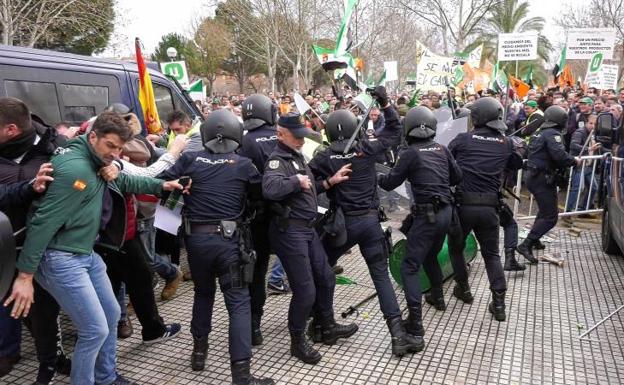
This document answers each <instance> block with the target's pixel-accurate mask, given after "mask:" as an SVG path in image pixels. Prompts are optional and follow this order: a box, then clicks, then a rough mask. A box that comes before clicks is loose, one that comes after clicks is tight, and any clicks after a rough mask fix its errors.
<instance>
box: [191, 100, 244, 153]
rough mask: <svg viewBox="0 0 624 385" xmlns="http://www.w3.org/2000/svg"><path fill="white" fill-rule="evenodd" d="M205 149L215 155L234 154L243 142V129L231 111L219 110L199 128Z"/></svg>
mask: <svg viewBox="0 0 624 385" xmlns="http://www.w3.org/2000/svg"><path fill="white" fill-rule="evenodd" d="M199 131H200V133H201V137H202V142H203V144H204V147H206V148H207V149H208V150H210V151H212V152H214V153H215V154H227V153H230V152H234V151H235V150H236V149H237V148H238V146H239V145H240V143H241V141H242V140H243V127H242V124H241V123H240V122H239V121H238V118H237V117H236V115H234V114H233V113H232V112H230V111H229V110H217V111H215V112H213V113H212V114H210V115H209V116H208V118H207V119H206V120H205V121H204V122H203V123H202V124H201V126H199Z"/></svg>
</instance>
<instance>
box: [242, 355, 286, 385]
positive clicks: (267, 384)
mask: <svg viewBox="0 0 624 385" xmlns="http://www.w3.org/2000/svg"><path fill="white" fill-rule="evenodd" d="M250 366H251V362H250V361H249V360H242V361H236V362H232V366H231V367H232V385H274V384H275V381H273V380H272V379H270V378H256V377H254V376H252V375H251V373H250V372H249V367H250Z"/></svg>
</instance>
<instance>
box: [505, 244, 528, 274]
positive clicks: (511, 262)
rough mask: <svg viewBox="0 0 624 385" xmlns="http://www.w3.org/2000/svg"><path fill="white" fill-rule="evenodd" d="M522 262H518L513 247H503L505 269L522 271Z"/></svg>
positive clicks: (523, 267)
mask: <svg viewBox="0 0 624 385" xmlns="http://www.w3.org/2000/svg"><path fill="white" fill-rule="evenodd" d="M524 269H526V267H525V266H524V264H521V263H518V261H517V260H516V253H515V252H514V249H505V271H522V270H524Z"/></svg>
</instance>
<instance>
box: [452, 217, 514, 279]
mask: <svg viewBox="0 0 624 385" xmlns="http://www.w3.org/2000/svg"><path fill="white" fill-rule="evenodd" d="M458 210H459V211H458V216H459V222H460V223H461V231H462V232H461V234H454V238H455V239H454V241H453V242H449V253H450V256H451V262H452V264H453V270H454V271H455V280H457V281H459V282H461V281H468V270H467V269H466V262H465V261H464V254H463V250H464V248H465V247H466V237H467V236H468V234H469V233H470V232H471V231H474V233H475V236H476V238H477V242H479V246H480V248H481V256H482V257H483V260H484V261H485V269H486V271H487V275H488V279H489V280H490V289H492V290H495V291H502V290H506V289H507V283H506V282H505V274H504V273H503V265H501V262H500V255H499V252H498V228H499V221H498V211H497V209H496V208H495V207H490V206H469V205H463V206H460V207H459V209H458ZM457 235H459V237H457ZM451 245H452V246H451Z"/></svg>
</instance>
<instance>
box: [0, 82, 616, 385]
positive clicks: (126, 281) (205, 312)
mask: <svg viewBox="0 0 624 385" xmlns="http://www.w3.org/2000/svg"><path fill="white" fill-rule="evenodd" d="M369 94H370V97H371V98H372V100H373V101H374V104H375V106H374V107H372V108H370V109H369V108H367V105H366V104H365V103H362V97H361V95H356V94H355V93H354V94H350V93H348V91H345V92H344V93H343V95H335V94H334V93H325V94H323V93H321V92H315V91H310V92H309V93H308V94H307V95H306V96H305V97H304V100H305V101H306V103H307V104H308V106H309V108H306V111H305V112H304V113H303V115H301V114H299V113H298V112H297V106H296V103H293V101H294V98H295V95H293V94H283V95H281V94H278V93H268V95H262V94H254V95H249V96H246V95H244V94H240V95H234V96H215V97H214V98H212V99H210V100H209V101H208V103H204V102H201V101H198V102H197V106H198V108H199V110H200V111H201V112H202V114H203V115H204V118H205V120H204V121H203V123H202V122H200V121H197V122H193V121H192V119H191V117H189V116H188V115H187V114H185V113H184V112H181V111H173V112H172V113H170V114H169V115H168V116H167V117H166V119H165V121H164V122H163V123H164V124H163V125H164V126H165V127H167V132H164V133H163V134H161V135H155V134H152V135H145V134H144V130H143V129H142V127H141V122H140V120H139V119H138V118H137V116H136V115H135V114H134V113H132V112H131V111H130V109H129V108H128V107H127V106H124V105H123V104H119V103H115V104H112V105H111V106H109V107H108V108H107V109H106V110H105V111H103V112H101V113H100V114H99V115H98V116H97V117H96V118H95V119H92V120H90V121H89V122H86V123H85V124H84V125H83V126H82V127H80V128H76V127H71V126H70V125H69V124H67V123H59V124H57V125H56V126H55V127H49V126H47V125H46V124H45V123H44V122H42V121H40V120H39V119H37V117H36V116H31V113H30V111H29V108H28V106H26V105H25V104H24V103H23V102H21V101H20V100H17V99H14V98H2V99H0V162H1V163H2V168H1V169H0V170H1V171H0V183H2V184H1V185H0V186H1V189H0V211H2V212H4V213H5V214H6V215H7V216H8V218H9V219H10V221H11V224H12V226H13V229H14V231H17V230H20V229H24V228H25V229H26V230H25V231H21V232H19V235H18V236H17V238H16V241H17V244H18V245H19V246H21V247H22V248H21V250H20V252H19V256H18V259H17V273H16V278H15V282H14V284H13V287H12V290H11V292H10V295H9V296H8V298H6V299H5V301H4V305H5V306H1V307H0V309H1V310H0V376H2V375H5V374H7V373H8V372H10V371H11V369H12V367H13V366H14V365H15V364H16V363H17V362H18V361H19V359H20V344H21V324H22V319H23V322H24V324H25V325H26V326H27V327H28V328H29V330H30V332H31V333H32V335H33V338H34V341H35V347H36V352H37V359H38V360H39V364H40V366H39V371H38V375H37V378H36V379H35V384H36V385H46V384H51V383H52V381H53V379H54V376H55V375H56V374H62V375H70V376H71V383H72V384H73V385H78V384H89V385H91V384H93V383H95V384H100V385H111V384H115V385H123V384H135V382H132V381H130V380H128V379H126V378H124V377H123V376H122V375H120V374H119V373H118V372H117V370H116V346H117V339H118V338H127V337H129V336H130V335H131V334H132V327H131V323H130V321H129V317H128V315H127V311H126V310H127V304H126V296H128V297H129V299H130V303H131V304H132V307H133V308H134V312H135V314H136V317H137V319H138V321H139V322H140V324H141V326H142V329H141V333H142V340H143V343H145V344H153V343H163V342H164V341H166V340H168V339H170V338H174V337H176V336H179V335H180V333H181V332H182V330H181V326H180V323H178V322H170V323H166V322H165V321H164V320H163V319H162V317H161V316H160V315H159V311H158V306H157V304H156V302H155V299H154V295H153V294H154V281H155V278H156V279H158V277H160V278H162V279H163V280H164V281H165V286H164V289H163V290H162V292H161V298H162V299H163V300H170V299H172V298H174V296H175V293H176V290H177V288H178V285H179V284H180V282H181V281H182V280H183V279H184V276H186V278H187V279H191V280H192V281H193V284H194V287H195V294H194V303H193V315H192V321H191V330H190V333H191V335H192V337H193V346H192V351H191V352H190V353H191V358H190V366H191V368H192V370H195V371H200V370H204V368H205V364H206V360H207V359H208V357H209V356H208V353H207V352H208V348H209V341H208V337H209V334H210V332H211V330H212V311H213V306H214V299H215V294H216V288H217V282H218V284H219V287H220V289H221V291H222V293H223V296H224V299H225V304H226V307H227V309H228V313H229V319H230V324H229V348H230V350H229V351H230V361H231V370H232V381H233V383H234V384H272V383H274V381H273V380H271V379H258V378H255V377H254V376H253V375H252V374H251V373H250V364H251V358H252V351H251V347H252V346H259V345H262V344H263V342H264V339H265V337H266V336H265V335H263V333H262V316H263V314H264V306H265V301H266V296H267V272H268V270H269V256H270V255H271V254H276V255H277V257H278V258H277V259H276V264H275V265H274V266H273V268H272V269H271V270H272V272H271V277H270V278H269V282H268V285H269V286H268V288H269V289H271V290H273V292H276V293H284V292H290V291H292V298H291V302H290V308H289V313H288V330H289V334H290V342H291V343H290V353H291V355H292V356H294V357H296V358H297V359H299V360H301V361H303V362H305V363H308V364H317V363H319V362H320V361H321V359H322V357H321V354H320V353H319V351H318V350H317V349H316V348H315V347H314V345H313V343H323V344H325V345H334V344H335V343H336V341H337V340H339V339H344V338H349V337H351V336H352V335H354V334H355V333H356V332H357V330H358V326H357V325H356V324H339V323H337V322H336V320H335V317H334V310H333V297H334V289H335V284H336V282H335V275H336V273H337V272H339V271H340V270H342V268H341V267H340V266H339V265H338V264H337V263H338V260H339V258H340V257H341V256H342V255H344V254H345V253H346V252H348V250H350V249H351V248H352V247H354V246H355V245H358V246H359V249H360V252H361V254H362V257H363V258H364V260H365V262H366V264H367V266H368V269H369V272H370V275H371V278H372V281H373V284H374V286H375V289H376V291H377V294H378V297H379V306H380V308H381V311H382V313H383V315H384V318H385V319H386V322H387V325H388V330H389V332H390V336H391V344H392V352H393V354H395V355H397V356H402V355H405V354H410V353H415V352H419V351H422V350H423V349H424V347H425V340H424V335H425V328H424V326H423V322H422V301H421V297H422V292H421V287H420V283H419V279H418V274H419V272H420V269H421V268H423V269H425V271H426V273H427V275H428V276H429V278H430V281H431V286H432V288H431V290H430V292H429V293H428V294H427V295H425V301H426V302H427V303H429V304H431V305H432V306H434V307H435V308H436V309H438V310H440V311H443V310H444V309H445V308H446V303H445V300H444V296H443V292H442V273H441V270H440V266H439V265H438V262H437V258H436V256H437V254H438V252H439V250H440V248H441V247H442V244H443V242H444V238H445V237H446V236H447V235H448V236H449V241H448V245H449V254H450V256H451V261H452V264H453V269H454V271H455V281H456V285H455V287H454V288H453V295H454V296H455V297H457V298H458V299H459V300H461V301H463V302H466V303H472V301H473V300H474V297H473V294H472V293H471V290H470V286H469V284H468V272H467V270H466V264H465V261H464V259H463V250H464V246H465V239H466V237H467V235H468V234H469V233H470V232H474V234H475V236H476V238H477V241H478V242H479V244H480V246H481V254H482V256H483V258H484V260H485V265H486V269H487V273H488V278H489V281H490V288H491V291H492V293H491V302H490V305H489V311H490V312H491V313H492V314H493V316H494V318H495V319H496V320H497V321H504V320H505V319H506V307H505V293H506V290H507V287H506V280H505V276H504V274H503V265H502V264H501V260H500V259H501V258H500V254H499V226H504V227H505V228H506V229H511V230H512V231H511V232H510V233H508V232H507V231H505V265H504V270H511V271H515V270H523V269H524V268H525V266H524V265H521V264H519V263H518V262H517V261H516V260H515V257H514V255H513V251H514V250H515V249H516V248H517V250H518V251H519V252H520V253H521V254H522V255H523V256H524V257H525V258H526V259H527V260H528V261H529V262H531V263H535V262H536V261H537V260H536V259H535V257H534V255H533V254H532V252H533V250H534V249H538V248H541V247H543V245H542V244H541V242H540V238H541V237H542V236H543V235H544V234H545V233H546V232H548V231H549V230H550V229H551V228H552V227H553V226H554V225H555V224H556V221H557V193H556V184H555V182H553V180H552V179H553V178H552V175H553V174H554V173H555V172H556V170H558V169H562V168H566V167H570V166H576V168H575V170H574V172H573V173H574V174H573V176H572V185H573V189H572V191H576V194H578V191H579V186H580V184H581V179H583V178H584V179H583V180H584V183H586V184H590V185H592V183H593V182H592V181H591V176H592V174H589V175H588V174H587V169H590V170H591V168H590V167H585V168H583V170H585V171H581V168H580V166H581V164H582V162H581V160H580V158H579V156H583V155H587V154H597V153H600V151H603V149H602V147H601V144H600V143H599V142H597V141H595V140H594V139H593V138H592V131H593V130H594V127H595V125H596V121H597V117H598V116H600V115H601V114H610V116H611V118H612V119H611V121H612V124H613V127H616V126H619V124H620V121H621V116H622V105H623V104H624V90H622V91H620V93H619V95H616V93H615V91H614V90H605V91H604V92H602V93H599V92H598V90H595V89H588V90H586V91H584V92H583V91H580V90H563V91H555V90H553V91H547V92H537V91H534V90H532V91H530V92H529V94H528V95H527V97H526V100H524V101H522V102H520V101H514V98H513V97H510V95H508V94H505V95H496V94H495V93H487V92H484V93H480V94H471V95H461V96H460V95H459V93H458V95H455V90H453V89H451V90H449V92H447V93H445V94H442V95H441V94H438V93H435V92H428V93H424V94H423V95H417V97H414V95H413V94H412V93H408V92H405V93H396V94H388V93H387V91H386V89H385V88H384V87H381V86H379V87H376V88H375V89H374V90H370V91H369ZM443 108H447V109H451V110H452V112H453V114H452V115H453V116H455V117H464V116H469V120H470V122H471V123H470V125H469V126H470V129H469V131H468V132H466V133H461V134H459V135H458V136H457V137H456V138H455V139H453V140H452V141H451V142H450V144H449V145H448V148H447V147H446V146H443V145H441V144H439V143H436V142H435V141H434V138H435V134H436V128H437V123H438V122H437V118H436V115H435V113H434V112H435V111H436V110H438V109H443ZM366 113H368V116H364V115H365V114H366ZM361 120H364V122H363V124H362V125H363V126H364V127H365V129H364V130H363V131H362V132H361V133H359V134H358V128H359V127H360V122H361ZM352 137H355V138H356V140H354V141H351V140H350V139H351V138H352ZM305 138H311V139H312V140H315V141H318V142H322V145H321V146H320V147H319V149H318V150H317V151H316V152H315V153H314V155H313V156H312V158H311V159H306V157H305V156H304V155H303V154H302V148H303V146H304V144H305ZM525 140H526V143H525ZM523 158H528V160H527V162H526V164H527V165H526V168H527V173H528V174H529V178H527V186H528V188H529V190H530V191H531V192H532V193H533V194H534V196H535V198H536V201H537V204H538V206H539V213H538V215H537V219H536V220H535V223H534V225H533V228H532V230H531V232H530V234H529V236H528V237H527V238H526V239H525V241H524V242H523V243H522V244H520V245H518V244H517V236H518V235H517V225H515V221H514V220H513V216H511V218H508V217H504V211H505V208H504V207H503V206H504V205H505V203H504V201H503V200H502V199H501V191H502V188H503V186H504V185H505V183H506V181H507V180H513V178H509V175H513V174H514V173H515V172H517V170H518V169H519V168H521V167H522V166H523ZM376 163H382V164H384V165H386V166H388V167H390V168H391V169H390V171H389V173H387V174H378V172H377V171H376V168H375V164H376ZM577 170H578V171H577ZM406 180H407V181H409V182H410V184H411V191H410V196H411V202H410V208H409V215H408V217H407V218H406V220H405V221H404V223H403V226H402V228H401V231H402V232H404V234H405V235H406V237H407V251H406V254H405V257H404V260H403V263H402V267H401V274H402V280H403V290H404V292H405V296H406V299H407V303H408V310H409V314H408V317H407V318H406V319H403V317H402V313H401V311H400V308H399V306H398V301H397V298H396V293H395V291H394V289H393V287H392V284H391V282H390V278H389V275H388V256H389V253H390V252H391V247H392V245H391V242H388V239H387V235H386V233H384V231H383V229H382V227H381V224H380V223H381V222H383V221H384V220H386V219H387V217H386V216H385V213H384V210H383V207H382V206H381V204H380V198H382V199H385V200H387V203H384V205H385V206H386V209H387V210H388V211H395V210H397V209H399V205H398V198H397V196H396V193H393V190H394V189H395V188H396V187H397V186H399V185H400V184H401V183H403V182H404V181H406ZM575 181H576V182H575ZM574 186H576V190H574ZM589 190H590V191H593V188H592V189H589ZM172 191H182V192H183V193H182V195H183V196H184V210H183V220H182V226H181V227H180V231H179V233H178V234H177V235H172V234H168V233H165V232H161V231H160V230H157V229H156V228H155V227H154V218H155V215H156V214H155V212H156V206H157V205H158V202H159V201H160V199H161V196H163V195H167V194H168V193H171V192H172ZM321 194H324V196H325V197H326V198H325V199H327V202H328V203H329V204H328V207H329V210H328V211H327V213H326V214H324V215H322V216H321V215H319V214H318V212H317V207H318V205H319V198H318V197H317V195H321ZM589 194H591V192H589ZM588 200H589V201H591V196H590V198H589V199H588ZM581 201H584V199H583V200H581ZM569 202H572V205H571V206H570V205H569V207H568V210H570V211H573V210H576V209H577V208H576V207H575V206H574V204H575V203H574V202H576V197H574V198H571V199H570V200H569ZM507 209H508V207H507ZM553 210H554V211H553ZM503 218H505V219H503ZM514 225H515V226H516V227H515V234H513V232H514V231H513V229H514V227H513V226H514ZM181 245H184V247H185V248H186V253H187V257H188V265H189V271H188V272H186V274H183V273H182V271H181V270H180V268H179V265H180V261H179V258H180V248H181V247H182V246H181ZM282 266H283V267H282ZM285 278H287V280H288V285H287V284H286V283H285V281H284V279H285ZM288 286H290V287H288ZM60 310H62V311H63V312H64V313H65V314H67V315H68V316H69V318H70V319H71V320H72V322H73V325H74V326H75V328H76V329H77V336H78V338H77V341H76V345H75V347H74V350H73V352H74V353H73V357H74V358H75V359H73V360H71V359H70V358H69V356H68V355H67V354H66V353H65V352H64V350H63V344H62V341H61V335H62V333H61V331H60V328H61V325H60V324H59V321H58V320H59V317H58V315H59V312H60ZM309 318H311V321H309ZM308 321H309V322H308ZM268 338H281V337H280V336H269V337H268ZM190 350H191V349H190Z"/></svg>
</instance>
